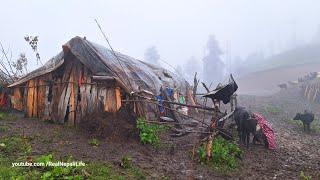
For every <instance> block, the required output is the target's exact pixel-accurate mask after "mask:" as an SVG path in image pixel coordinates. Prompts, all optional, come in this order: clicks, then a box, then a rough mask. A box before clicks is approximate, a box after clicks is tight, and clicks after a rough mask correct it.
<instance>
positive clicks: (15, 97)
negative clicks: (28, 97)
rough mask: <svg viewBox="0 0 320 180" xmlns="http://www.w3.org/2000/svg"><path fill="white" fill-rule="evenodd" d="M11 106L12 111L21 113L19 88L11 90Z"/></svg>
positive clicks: (21, 103)
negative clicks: (15, 110)
mask: <svg viewBox="0 0 320 180" xmlns="http://www.w3.org/2000/svg"><path fill="white" fill-rule="evenodd" d="M12 104H13V108H14V109H17V110H19V111H23V96H22V93H21V90H20V88H19V87H15V88H14V90H13V99H12Z"/></svg>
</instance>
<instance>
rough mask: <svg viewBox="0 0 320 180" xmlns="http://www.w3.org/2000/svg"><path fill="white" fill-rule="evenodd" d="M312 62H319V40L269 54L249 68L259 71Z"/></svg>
mask: <svg viewBox="0 0 320 180" xmlns="http://www.w3.org/2000/svg"><path fill="white" fill-rule="evenodd" d="M314 63H317V64H318V63H320V42H319V43H312V44H307V45H304V46H299V47H297V48H294V49H290V50H288V51H285V52H282V53H279V54H277V55H274V56H271V57H269V58H266V59H264V60H262V61H260V62H259V63H258V64H255V65H252V66H251V67H250V69H251V72H259V71H266V70H270V69H277V68H283V67H290V66H297V65H302V64H314ZM319 71H320V70H319Z"/></svg>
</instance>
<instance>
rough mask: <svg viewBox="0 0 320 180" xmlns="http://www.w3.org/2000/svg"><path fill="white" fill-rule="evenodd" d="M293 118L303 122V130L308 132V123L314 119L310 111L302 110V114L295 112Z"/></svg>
mask: <svg viewBox="0 0 320 180" xmlns="http://www.w3.org/2000/svg"><path fill="white" fill-rule="evenodd" d="M293 120H300V121H302V123H303V131H308V132H310V124H311V122H312V121H313V120H314V114H313V113H312V112H308V111H307V110H305V111H304V113H303V114H301V113H297V114H296V116H295V117H294V118H293Z"/></svg>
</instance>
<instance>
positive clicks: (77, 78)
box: [74, 61, 83, 126]
mask: <svg viewBox="0 0 320 180" xmlns="http://www.w3.org/2000/svg"><path fill="white" fill-rule="evenodd" d="M77 62H78V63H76V65H77V66H76V71H75V76H74V81H75V82H76V84H75V87H74V88H75V89H74V91H75V120H74V124H75V125H76V126H78V125H79V123H80V120H81V102H80V101H79V96H80V94H79V92H80V84H81V82H80V81H81V75H82V69H83V66H82V64H81V63H80V62H79V61H77Z"/></svg>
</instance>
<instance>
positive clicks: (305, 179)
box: [299, 171, 311, 180]
mask: <svg viewBox="0 0 320 180" xmlns="http://www.w3.org/2000/svg"><path fill="white" fill-rule="evenodd" d="M299 179H300V180H311V176H307V175H305V174H304V172H303V171H301V172H300V175H299Z"/></svg>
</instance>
